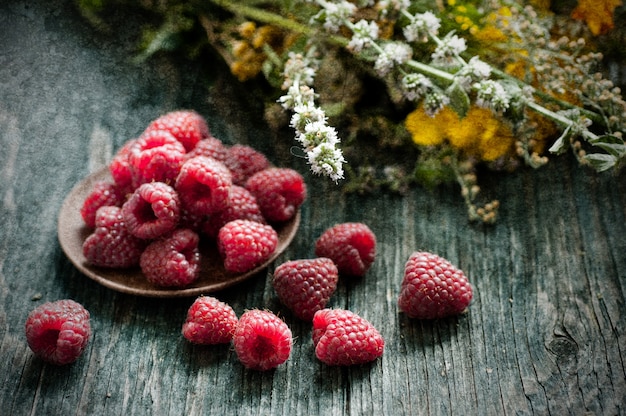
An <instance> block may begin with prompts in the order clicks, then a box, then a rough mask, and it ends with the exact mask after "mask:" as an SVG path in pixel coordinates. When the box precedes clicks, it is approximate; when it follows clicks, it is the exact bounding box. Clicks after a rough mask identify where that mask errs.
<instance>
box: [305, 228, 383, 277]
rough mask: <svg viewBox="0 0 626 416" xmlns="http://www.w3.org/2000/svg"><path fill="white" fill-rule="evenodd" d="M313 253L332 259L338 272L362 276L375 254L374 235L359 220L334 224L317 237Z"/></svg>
mask: <svg viewBox="0 0 626 416" xmlns="http://www.w3.org/2000/svg"><path fill="white" fill-rule="evenodd" d="M315 255H316V256H318V257H328V258H329V259H331V260H332V261H334V262H335V264H336V265H337V268H338V269H339V274H345V275H348V276H363V275H364V274H365V272H367V270H368V269H369V268H370V266H371V265H372V263H373V262H374V257H375V256H376V236H375V235H374V233H373V232H372V230H370V229H369V227H368V226H367V225H365V224H363V223H360V222H346V223H341V224H336V225H334V226H333V227H331V228H329V229H327V230H326V231H324V233H322V235H321V236H320V237H319V238H318V239H317V241H316V242H315Z"/></svg>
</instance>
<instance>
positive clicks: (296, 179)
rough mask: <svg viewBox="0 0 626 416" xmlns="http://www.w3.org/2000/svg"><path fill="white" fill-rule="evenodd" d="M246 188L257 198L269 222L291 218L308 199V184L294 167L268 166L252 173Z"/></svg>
mask: <svg viewBox="0 0 626 416" xmlns="http://www.w3.org/2000/svg"><path fill="white" fill-rule="evenodd" d="M246 189H248V190H249V191H250V192H251V193H252V195H254V196H255V197H256V199H257V202H258V204H259V207H260V208H261V212H263V215H264V216H265V218H266V219H267V220H268V221H269V222H282V221H287V220H289V219H291V218H292V217H293V216H294V215H295V214H296V211H297V210H298V208H299V207H300V205H302V203H303V202H304V200H305V199H306V185H305V183H304V179H303V178H302V176H301V175H300V174H299V173H298V172H296V171H295V170H293V169H288V168H267V169H263V170H262V171H259V172H257V173H255V174H254V175H252V176H251V177H250V178H249V179H248V181H247V182H246Z"/></svg>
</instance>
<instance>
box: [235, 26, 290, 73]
mask: <svg viewBox="0 0 626 416" xmlns="http://www.w3.org/2000/svg"><path fill="white" fill-rule="evenodd" d="M237 32H238V34H239V36H240V37H241V40H237V41H235V42H234V43H233V45H232V54H233V56H234V58H235V59H234V60H233V61H232V62H231V64H230V71H231V72H232V74H233V75H235V76H236V77H237V78H238V79H239V81H246V80H249V79H252V78H254V77H255V76H257V75H258V74H259V72H261V70H262V69H263V63H264V62H265V61H266V59H267V50H266V48H271V50H273V51H274V52H275V53H276V54H278V55H280V54H281V53H282V52H283V51H285V50H287V49H289V47H291V45H292V44H293V42H294V41H295V37H294V36H295V35H294V34H293V33H287V32H285V31H283V30H281V29H279V28H277V27H274V26H271V25H263V26H259V27H257V25H256V24H255V23H254V22H250V21H248V22H244V23H242V24H241V25H239V27H238V30H237Z"/></svg>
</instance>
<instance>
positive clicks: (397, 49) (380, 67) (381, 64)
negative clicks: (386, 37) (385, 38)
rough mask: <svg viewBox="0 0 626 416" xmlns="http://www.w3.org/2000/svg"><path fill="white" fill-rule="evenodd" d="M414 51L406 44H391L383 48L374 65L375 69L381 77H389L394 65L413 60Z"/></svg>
mask: <svg viewBox="0 0 626 416" xmlns="http://www.w3.org/2000/svg"><path fill="white" fill-rule="evenodd" d="M412 54H413V51H412V50H411V48H410V47H409V45H407V44H406V43H400V42H390V43H387V44H386V45H385V46H383V48H382V51H381V53H380V54H379V55H378V58H377V59H376V62H375V63H374V69H375V70H376V71H377V72H378V73H379V74H380V75H381V76H384V75H387V74H388V73H389V71H390V70H391V69H392V68H393V66H394V65H401V64H404V63H406V62H407V61H408V60H409V59H411V55H412Z"/></svg>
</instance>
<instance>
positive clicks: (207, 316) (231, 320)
mask: <svg viewBox="0 0 626 416" xmlns="http://www.w3.org/2000/svg"><path fill="white" fill-rule="evenodd" d="M237 322H238V319H237V315H236V314H235V311H234V310H233V308H231V307H230V305H228V304H227V303H224V302H220V301H219V300H218V299H216V298H214V297H211V296H200V297H199V298H197V299H196V300H195V301H194V302H193V304H192V305H191V307H189V310H188V311H187V319H186V320H185V323H184V324H183V331H182V332H183V336H184V337H185V338H186V339H187V340H188V341H189V342H192V343H194V344H204V345H214V344H227V343H229V342H230V341H231V340H232V338H233V333H234V332H235V327H236V326H237Z"/></svg>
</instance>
